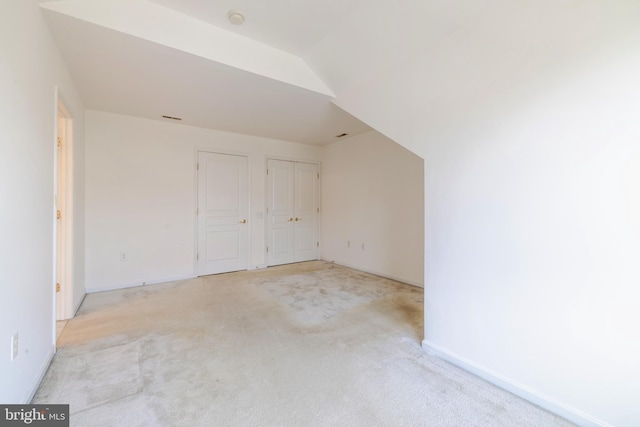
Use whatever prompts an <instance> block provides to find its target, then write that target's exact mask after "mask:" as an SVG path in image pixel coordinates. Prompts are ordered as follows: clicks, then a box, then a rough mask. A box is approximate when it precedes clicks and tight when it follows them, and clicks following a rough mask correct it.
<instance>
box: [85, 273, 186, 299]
mask: <svg viewBox="0 0 640 427" xmlns="http://www.w3.org/2000/svg"><path fill="white" fill-rule="evenodd" d="M196 277H198V276H194V275H193V274H189V275H186V276H177V277H167V278H164V279H154V280H149V281H146V282H134V283H125V284H121V285H115V286H106V287H101V288H87V293H88V294H93V293H96V292H106V291H115V290H118V289H127V288H135V287H138V286H147V285H157V284H160V283H168V282H177V281H179V280H189V279H195V278H196Z"/></svg>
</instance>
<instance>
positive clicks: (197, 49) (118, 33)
mask: <svg viewBox="0 0 640 427" xmlns="http://www.w3.org/2000/svg"><path fill="white" fill-rule="evenodd" d="M281 3H282V7H284V2H281ZM216 4H217V9H215V10H212V9H211V8H209V9H203V7H204V5H205V3H204V2H198V1H195V0H191V1H184V2H183V1H180V2H178V1H169V0H158V1H157V2H152V1H149V0H64V1H45V2H41V3H40V5H41V7H42V9H43V12H44V15H45V17H46V19H47V21H48V23H49V26H50V28H51V31H52V33H53V35H54V38H55V39H56V42H57V44H58V46H59V48H60V51H61V53H62V55H63V57H64V59H65V61H66V63H67V66H68V67H69V70H70V72H71V75H72V77H73V79H74V82H75V83H76V86H77V88H78V90H79V92H80V95H81V97H82V99H83V102H84V104H85V107H87V108H90V109H95V110H101V111H108V112H113V113H119V114H127V115H132V116H137V117H143V118H150V119H156V120H166V119H163V118H162V116H163V115H168V116H173V117H180V118H182V119H183V120H182V121H181V122H180V123H182V124H186V125H192V126H199V127H205V128H212V129H219V130H224V131H230V132H237V133H243V134H249V135H256V136H261V137H268V138H274V139H281V140H286V141H293V142H300V143H306V144H314V145H323V144H327V143H330V142H333V141H334V140H336V135H339V134H342V133H347V134H350V135H354V134H358V133H361V132H364V131H367V130H369V127H368V126H367V125H365V124H364V123H362V122H360V121H359V120H357V119H355V118H354V117H352V116H350V115H349V114H348V113H346V112H344V111H343V110H341V109H340V108H338V107H337V106H335V105H334V104H333V103H332V101H333V92H332V90H331V89H330V88H329V87H328V86H327V85H326V84H325V83H324V82H323V81H322V80H321V79H320V78H319V77H318V76H317V75H316V74H315V72H314V71H313V70H312V69H311V68H310V67H309V66H308V65H307V64H306V63H305V61H303V60H302V59H301V58H300V57H299V56H298V54H299V53H300V52H303V51H304V50H307V49H310V48H311V47H312V46H313V45H314V44H315V43H316V42H317V40H318V39H320V38H322V37H323V35H324V34H323V31H328V28H329V27H327V28H326V29H325V28H323V25H324V24H323V23H322V22H315V24H312V22H314V20H313V19H312V17H311V16H307V18H305V19H306V22H307V23H308V26H309V28H310V29H309V31H308V32H301V33H297V31H300V28H299V25H300V22H297V23H296V25H292V26H290V27H289V28H285V27H286V26H285V25H284V24H282V25H278V23H277V22H275V23H274V22H272V23H271V24H268V22H269V21H268V20H266V21H264V22H262V23H261V24H260V25H254V26H255V28H253V29H252V31H254V32H256V31H257V32H258V33H262V34H266V36H265V39H266V40H268V41H269V42H271V43H272V44H274V45H277V47H274V46H272V45H269V44H267V43H264V42H262V41H260V40H254V39H252V38H249V37H246V36H245V35H242V34H239V33H240V32H241V29H242V27H237V28H235V29H234V30H235V31H229V30H228V29H226V28H224V27H220V26H216V25H214V24H216V23H220V24H222V22H224V20H225V19H226V13H227V10H225V9H226V8H227V7H228V6H227V5H226V4H224V2H219V3H216ZM347 4H349V2H347ZM165 6H167V7H165ZM189 7H191V9H189ZM333 7H334V9H335V8H338V9H339V8H340V7H342V6H340V4H338V3H337V2H333ZM259 11H260V9H259V8H258V9H257V12H259ZM313 11H314V9H313V8H310V9H309V10H306V9H304V8H298V10H297V11H296V12H295V13H294V12H292V14H293V15H295V16H292V17H291V18H292V19H294V21H295V18H296V16H302V15H304V14H307V15H309V14H311V15H313ZM186 13H190V14H191V15H194V16H191V15H187V14H186ZM245 13H247V21H248V22H247V24H248V23H249V22H250V20H251V19H252V15H250V14H249V13H248V12H246V11H245ZM200 14H201V15H200ZM296 14H297V15H296ZM272 15H277V14H276V13H275V12H272ZM211 16H215V19H212V18H211ZM258 16H261V17H262V19H263V20H264V14H262V15H260V14H258ZM256 19H257V17H256ZM279 19H283V18H282V17H280V18H279ZM220 20H222V22H220ZM254 24H255V23H254ZM274 24H276V25H275V26H274ZM225 25H226V24H225ZM231 25H232V24H230V23H228V26H231ZM269 25H271V27H269ZM248 27H249V25H248ZM249 28H251V27H249ZM268 28H274V29H275V30H274V31H271V32H270V31H268ZM299 34H301V36H299ZM287 39H288V40H290V42H286V41H283V40H287ZM283 47H284V48H287V49H289V50H291V52H295V54H294V53H291V52H288V51H286V50H283V49H282V48H283Z"/></svg>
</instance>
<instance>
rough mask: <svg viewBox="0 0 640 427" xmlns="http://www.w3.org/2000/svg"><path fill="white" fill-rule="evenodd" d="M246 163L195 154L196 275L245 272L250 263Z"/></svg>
mask: <svg viewBox="0 0 640 427" xmlns="http://www.w3.org/2000/svg"><path fill="white" fill-rule="evenodd" d="M248 215H249V186H248V161H247V158H246V157H244V156H235V155H228V154H216V153H206V152H200V153H198V255H197V256H198V262H197V264H198V275H199V276H204V275H207V274H217V273H225V272H229V271H237V270H246V269H247V268H248V263H249V224H248V218H249V216H248Z"/></svg>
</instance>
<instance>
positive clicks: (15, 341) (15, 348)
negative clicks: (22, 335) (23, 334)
mask: <svg viewBox="0 0 640 427" xmlns="http://www.w3.org/2000/svg"><path fill="white" fill-rule="evenodd" d="M18 338H19V336H18V333H17V332H16V333H15V334H13V336H12V337H11V361H12V362H13V361H14V360H15V358H16V357H18Z"/></svg>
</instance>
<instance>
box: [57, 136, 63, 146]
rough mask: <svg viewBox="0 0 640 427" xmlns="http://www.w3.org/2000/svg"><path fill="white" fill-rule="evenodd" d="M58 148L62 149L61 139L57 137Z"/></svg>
mask: <svg viewBox="0 0 640 427" xmlns="http://www.w3.org/2000/svg"><path fill="white" fill-rule="evenodd" d="M58 147H62V139H61V138H60V137H58Z"/></svg>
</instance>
